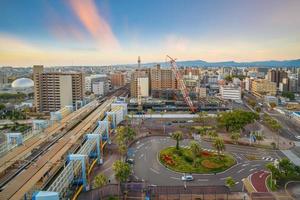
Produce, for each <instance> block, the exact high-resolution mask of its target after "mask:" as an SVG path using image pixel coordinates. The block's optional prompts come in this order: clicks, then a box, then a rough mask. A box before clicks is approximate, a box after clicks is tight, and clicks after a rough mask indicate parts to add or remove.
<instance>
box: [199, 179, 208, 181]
mask: <svg viewBox="0 0 300 200" xmlns="http://www.w3.org/2000/svg"><path fill="white" fill-rule="evenodd" d="M197 181H208V179H198V180H197Z"/></svg>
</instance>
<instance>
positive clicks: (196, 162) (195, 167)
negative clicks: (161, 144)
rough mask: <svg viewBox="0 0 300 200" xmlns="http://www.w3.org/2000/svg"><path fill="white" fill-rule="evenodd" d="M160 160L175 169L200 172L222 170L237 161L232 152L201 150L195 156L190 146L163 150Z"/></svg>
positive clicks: (177, 170)
mask: <svg viewBox="0 0 300 200" xmlns="http://www.w3.org/2000/svg"><path fill="white" fill-rule="evenodd" d="M159 160H160V162H161V163H162V164H163V165H164V166H165V167H167V168H169V169H171V170H173V171H176V172H182V173H198V174H207V173H218V172H222V171H225V170H227V169H228V168H230V167H232V166H233V165H234V164H235V163H236V161H235V159H234V158H233V156H231V155H230V154H217V153H213V152H208V151H201V152H199V154H198V155H196V156H195V155H194V154H193V152H192V150H191V149H190V148H180V149H176V147H167V148H165V149H163V150H161V151H160V152H159Z"/></svg>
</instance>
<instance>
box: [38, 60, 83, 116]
mask: <svg viewBox="0 0 300 200" xmlns="http://www.w3.org/2000/svg"><path fill="white" fill-rule="evenodd" d="M33 78H34V106H35V108H36V111H37V112H53V111H57V110H59V109H61V108H63V107H65V106H69V105H71V106H75V105H76V102H77V101H82V100H83V97H84V89H85V88H84V75H83V74H82V73H62V72H44V70H43V66H42V65H35V66H33Z"/></svg>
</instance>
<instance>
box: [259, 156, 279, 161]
mask: <svg viewBox="0 0 300 200" xmlns="http://www.w3.org/2000/svg"><path fill="white" fill-rule="evenodd" d="M262 160H266V161H278V159H276V158H272V157H262Z"/></svg>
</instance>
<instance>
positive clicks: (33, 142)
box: [0, 101, 98, 188]
mask: <svg viewBox="0 0 300 200" xmlns="http://www.w3.org/2000/svg"><path fill="white" fill-rule="evenodd" d="M96 106H98V102H97V101H94V102H91V106H90V108H84V109H79V110H78V111H77V112H76V111H75V112H73V113H71V114H70V115H68V116H66V117H65V118H64V119H62V121H61V123H60V124H59V123H55V124H54V125H53V126H51V127H49V128H47V129H45V133H43V134H41V135H38V136H36V137H33V138H31V139H29V140H28V141H26V142H25V143H24V144H23V145H22V146H18V147H16V148H14V149H13V150H11V151H10V152H8V153H7V154H6V155H4V156H3V157H1V158H0V174H3V173H7V169H8V168H10V167H11V166H12V165H14V164H15V163H16V162H17V161H20V160H22V159H24V158H27V157H28V156H30V154H31V153H32V151H34V150H38V149H39V147H40V146H43V145H44V143H45V142H51V140H52V139H53V137H56V136H57V134H60V133H65V132H67V131H68V130H69V129H71V128H72V124H71V125H70V124H69V121H77V120H80V119H77V118H81V117H84V116H85V114H86V115H87V114H88V113H89V112H91V110H92V109H93V108H95V107H96ZM0 188H1V187H0Z"/></svg>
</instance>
